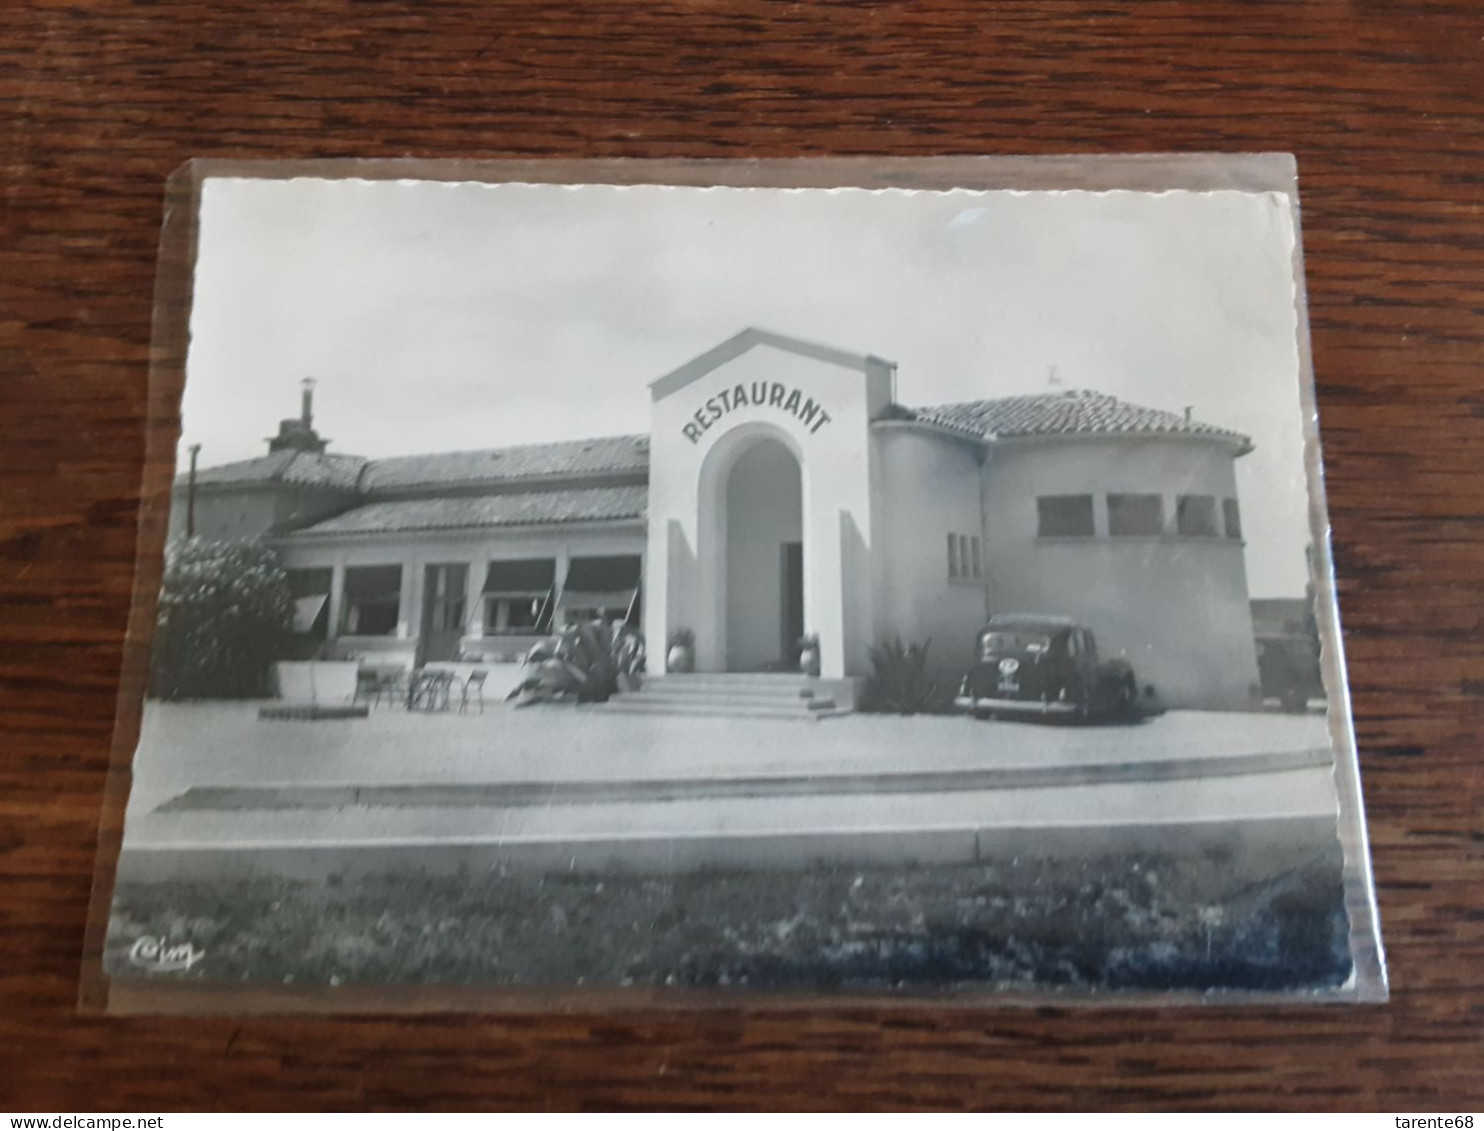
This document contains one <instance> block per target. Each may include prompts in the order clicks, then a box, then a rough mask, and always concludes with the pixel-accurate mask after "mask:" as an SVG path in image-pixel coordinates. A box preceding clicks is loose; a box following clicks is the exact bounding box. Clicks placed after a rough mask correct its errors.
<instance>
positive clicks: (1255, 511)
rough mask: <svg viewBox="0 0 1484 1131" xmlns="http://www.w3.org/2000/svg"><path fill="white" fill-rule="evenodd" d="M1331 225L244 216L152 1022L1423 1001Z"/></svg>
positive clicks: (1286, 198) (1016, 208) (187, 484)
mask: <svg viewBox="0 0 1484 1131" xmlns="http://www.w3.org/2000/svg"><path fill="white" fill-rule="evenodd" d="M1083 180H1084V182H1085V180H1086V178H1083ZM1297 220H1298V202H1297V198H1296V196H1295V195H1294V193H1293V191H1292V189H1291V188H1273V189H1258V188H1218V189H1191V188H1185V187H1181V186H1180V185H1179V184H1177V183H1171V184H1169V185H1151V186H1149V187H1147V188H1143V189H1129V188H1119V189H1106V190H1104V189H1098V188H1089V187H1076V188H1067V189H1052V188H1035V189H1016V188H1008V187H1007V188H982V187H952V186H944V185H937V186H933V187H915V188H908V187H889V188H888V187H855V186H850V185H845V184H841V185H838V186H835V187H807V188H790V187H778V186H775V187H759V186H757V185H736V184H733V185H724V184H714V185H696V184H678V183H642V182H641V183H624V184H607V183H600V182H599V181H598V180H596V179H595V180H593V181H591V182H590V183H535V182H520V181H509V180H506V181H495V180H490V179H479V178H475V179H468V180H459V179H446V178H445V179H438V180H431V179H429V180H418V179H411V178H406V177H395V178H394V177H380V178H378V177H374V176H363V175H353V174H352V175H346V176H343V177H332V176H327V175H322V174H321V175H313V176H305V175H295V174H294V173H292V172H291V171H286V172H284V173H283V174H281V175H269V174H267V173H262V172H260V173H257V174H253V175H246V174H240V175H233V174H223V175H211V176H206V177H204V178H202V180H201V181H200V190H199V194H198V211H197V214H196V215H195V217H194V224H195V232H196V236H195V245H194V257H193V262H192V266H191V269H190V278H189V287H188V291H189V294H190V302H189V311H188V326H189V345H188V350H187V352H186V354H185V357H184V363H185V383H184V394H183V398H182V400H181V403H180V432H179V446H178V449H177V451H176V455H175V462H176V470H175V476H174V480H173V486H172V487H171V489H170V498H169V514H168V523H162V526H163V527H165V531H164V545H163V576H162V580H161V584H160V586H159V591H158V596H157V599H156V600H155V602H154V605H153V611H152V614H151V618H150V625H151V629H150V631H151V633H152V639H151V640H150V641H149V644H150V652H149V657H150V658H149V666H148V675H147V679H146V680H144V683H145V684H146V686H144V687H143V688H142V689H141V690H140V691H139V694H140V695H142V696H143V706H142V715H141V716H140V720H141V721H140V724H139V735H138V742H137V747H135V750H134V754H133V758H132V762H131V765H130V766H129V770H130V789H129V796H128V801H127V810H126V812H125V817H124V831H123V841H122V848H121V850H120V851H119V853H118V860H117V867H116V877H115V881H114V886H113V891H112V899H111V906H110V908H109V913H108V923H107V932H106V945H105V951H104V963H105V970H106V972H107V976H108V978H109V979H110V980H111V982H112V984H113V985H114V986H116V987H118V986H123V987H127V986H131V985H132V986H137V987H143V988H144V989H145V990H149V989H151V988H159V987H178V986H181V985H185V986H188V987H194V988H197V989H206V988H210V987H242V986H244V985H245V986H248V987H261V988H264V989H270V990H273V991H275V992H277V993H280V994H282V993H289V994H294V995H300V997H299V1000H300V1001H301V1002H308V1003H310V1004H309V1005H308V1006H301V1008H303V1007H307V1008H314V1005H313V1003H314V1002H315V1001H322V1002H326V1003H328V1002H332V1001H333V999H334V996H335V994H336V993H338V992H348V991H351V990H354V989H356V988H361V989H366V988H368V987H369V988H373V989H374V988H376V987H399V988H403V989H405V988H406V987H414V988H415V987H428V988H433V987H442V988H443V989H444V990H447V989H448V988H450V987H452V988H459V987H467V988H469V989H471V990H476V989H477V990H480V991H506V990H508V991H518V992H522V993H526V992H536V991H550V992H551V993H553V994H555V995H558V997H560V995H563V994H572V993H584V992H603V993H610V992H611V993H612V994H616V995H617V998H616V1000H620V1001H621V1000H622V995H623V994H624V993H625V992H627V993H630V994H633V995H635V1000H636V1001H642V1002H644V1003H648V1004H652V1003H655V1002H659V1003H661V1004H663V1003H664V1001H666V1000H667V997H666V995H667V994H670V995H673V996H674V999H675V1000H677V1001H681V1000H683V999H684V998H685V996H686V994H687V993H693V992H697V991H700V992H704V993H705V994H706V995H708V1000H715V995H717V994H721V995H723V996H724V997H725V998H727V999H732V1000H739V1001H743V1000H751V999H752V998H754V997H758V998H760V999H761V1000H764V1001H776V1000H787V999H789V998H791V997H797V996H799V995H806V996H809V995H842V994H844V995H851V996H859V995H866V996H877V997H880V998H882V999H883V1000H890V999H892V998H893V997H902V996H909V997H910V996H913V995H916V996H918V997H921V996H925V995H931V996H942V997H943V998H944V999H945V1000H959V999H964V998H967V999H969V1000H981V999H983V998H984V997H985V996H988V997H990V998H991V999H994V998H996V997H1003V998H1005V999H1010V998H1016V999H1033V1000H1042V999H1048V1000H1062V999H1076V1000H1080V999H1093V1000H1102V999H1108V1000H1112V1001H1121V1002H1129V1001H1140V1000H1144V999H1146V998H1147V999H1153V1000H1194V1001H1199V1000H1222V1001H1241V1000H1244V999H1246V998H1252V999H1254V1000H1272V999H1273V998H1274V997H1283V998H1285V999H1293V1000H1314V1001H1335V1000H1377V998H1378V997H1384V995H1385V986H1384V973H1383V972H1382V970H1381V959H1380V951H1379V939H1378V938H1377V936H1376V927H1375V917H1374V904H1373V896H1372V894H1371V890H1370V880H1369V864H1368V861H1367V859H1366V849H1365V836H1364V826H1363V821H1362V817H1361V813H1360V809H1359V793H1358V786H1357V781H1356V770H1355V749H1354V740H1353V736H1352V731H1351V724H1350V719H1349V704H1348V696H1347V693H1346V689H1345V679H1344V668H1343V657H1342V655H1341V652H1340V636H1339V632H1338V623H1337V617H1336V613H1335V601H1334V590H1333V583H1332V578H1331V570H1330V559H1329V550H1328V541H1327V539H1328V527H1327V523H1326V519H1325V513H1324V500H1323V495H1322V480H1321V476H1320V467H1321V464H1320V458H1319V449H1318V440H1319V433H1318V430H1317V429H1318V422H1317V421H1316V417H1315V414H1314V409H1313V398H1312V392H1311V385H1312V378H1311V374H1310V372H1309V362H1308V356H1307V350H1308V345H1307V327H1306V324H1305V306H1304V291H1303V280H1302V267H1301V263H1302V259H1301V255H1300V243H1301V241H1300V238H1299V232H1298V226H1297ZM155 549H156V551H157V552H158V550H159V547H156V548H155ZM638 995H644V996H642V997H640V996H638ZM438 1000H439V1001H440V1003H441V1006H440V1007H442V1008H447V1005H448V1001H449V1000H450V999H449V997H448V996H447V994H446V993H445V994H444V996H443V997H440V998H439V999H438ZM454 1000H457V999H456V998H455V999H454ZM475 1000H476V998H475V996H474V995H472V994H471V997H470V1001H471V1003H472V1002H474V1001H475ZM477 1000H479V1001H486V1000H488V999H486V998H478V999H477ZM327 1007H328V1006H327ZM472 1007H474V1006H473V1005H472V1004H471V1008H472Z"/></svg>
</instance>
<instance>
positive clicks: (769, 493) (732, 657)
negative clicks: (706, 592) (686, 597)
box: [726, 440, 803, 671]
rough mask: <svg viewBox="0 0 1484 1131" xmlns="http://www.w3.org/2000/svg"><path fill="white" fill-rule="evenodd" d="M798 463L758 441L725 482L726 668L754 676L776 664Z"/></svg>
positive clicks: (799, 518) (796, 507) (796, 518)
mask: <svg viewBox="0 0 1484 1131" xmlns="http://www.w3.org/2000/svg"><path fill="white" fill-rule="evenodd" d="M800 491H801V483H800V473H799V465H798V462H797V461H796V460H795V459H794V457H793V453H791V452H790V451H789V450H788V449H787V448H786V447H784V446H783V445H782V444H781V443H779V442H778V441H777V440H761V441H759V442H758V443H757V444H755V445H753V446H752V447H750V448H748V449H747V451H745V452H743V453H742V455H741V456H739V457H738V458H737V462H736V463H735V464H733V465H732V473H731V476H730V478H729V480H728V482H727V485H726V511H727V529H726V539H727V554H726V599H727V668H728V669H729V670H731V671H759V670H762V669H764V668H767V667H770V666H772V665H775V664H777V663H778V662H779V661H780V660H781V659H783V654H782V646H783V635H782V616H783V544H784V543H785V542H796V541H798V540H799V539H800V537H801V532H802V522H803V512H802V506H801V503H802V498H801V494H800Z"/></svg>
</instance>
